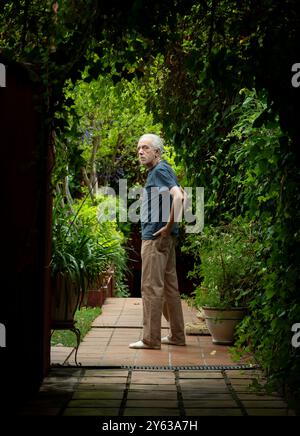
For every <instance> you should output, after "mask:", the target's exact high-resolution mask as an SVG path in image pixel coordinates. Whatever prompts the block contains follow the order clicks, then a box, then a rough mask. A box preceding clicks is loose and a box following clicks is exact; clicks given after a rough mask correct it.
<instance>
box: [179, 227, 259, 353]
mask: <svg viewBox="0 0 300 436" xmlns="http://www.w3.org/2000/svg"><path fill="white" fill-rule="evenodd" d="M193 236H194V238H193V240H192V242H191V245H189V246H188V247H186V248H185V251H188V252H190V253H192V254H193V255H194V257H195V261H196V262H195V264H194V270H193V271H191V272H190V273H189V276H190V277H193V278H198V279H200V283H199V284H198V285H197V286H196V288H195V291H194V304H195V305H196V307H197V308H198V309H201V308H202V310H203V312H204V317H205V321H206V324H207V328H208V330H209V332H210V333H211V335H212V341H213V343H215V344H226V345H228V344H232V343H233V342H234V331H235V327H236V325H237V324H238V322H239V321H240V320H241V319H242V318H243V316H244V315H245V313H246V310H247V304H248V300H249V297H250V295H251V292H252V291H253V290H254V287H255V286H256V285H257V278H258V277H257V270H258V263H257V260H256V240H255V238H254V236H253V232H252V226H251V224H249V223H245V222H242V221H241V220H235V221H234V222H232V223H230V224H227V225H221V226H218V227H212V226H210V227H207V228H206V229H205V230H204V232H203V234H200V235H197V237H195V235H193Z"/></svg>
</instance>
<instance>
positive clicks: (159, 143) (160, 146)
mask: <svg viewBox="0 0 300 436" xmlns="http://www.w3.org/2000/svg"><path fill="white" fill-rule="evenodd" d="M142 139H150V140H151V146H152V147H153V148H154V149H155V150H158V151H159V154H163V151H164V141H163V139H162V138H161V137H160V136H158V135H155V134H154V133H145V135H142V136H141V137H140V139H139V141H141V140H142Z"/></svg>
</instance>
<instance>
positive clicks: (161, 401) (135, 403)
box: [19, 298, 295, 420]
mask: <svg viewBox="0 0 300 436" xmlns="http://www.w3.org/2000/svg"><path fill="white" fill-rule="evenodd" d="M183 308H184V318H185V322H186V323H187V322H193V321H195V320H196V315H195V311H193V310H191V309H190V308H189V307H188V306H187V305H186V304H185V303H184V304H183ZM103 309H104V310H103V314H102V315H101V316H100V317H98V318H97V319H96V320H95V322H94V323H93V328H92V329H91V331H90V332H89V334H88V335H87V336H86V337H85V338H84V340H83V342H82V343H81V345H80V348H79V351H78V361H79V362H80V363H81V366H77V367H76V366H74V352H72V349H69V348H66V349H64V348H63V347H53V349H52V364H53V365H54V366H53V367H52V369H51V371H50V374H49V376H48V377H47V378H45V380H44V382H43V384H42V386H41V389H40V392H39V394H38V395H37V397H36V398H35V399H32V400H30V401H28V402H27V403H26V404H22V406H21V407H20V409H19V415H26V416H27V415H29V416H33V415H34V416H38V415H55V416H57V415H63V416H97V417H106V416H108V417H110V416H115V417H123V419H124V420H125V419H126V418H125V417H138V416H145V417H147V416H159V417H160V416H167V417H173V416H175V417H179V416H181V417H185V416H193V417H196V416H199V417H201V416H219V415H221V416H223V415H229V416H239V415H244V416H245V415H263V416H267V415H271V416H280V415H285V416H287V415H288V416H289V415H295V413H294V411H293V410H291V409H290V408H289V407H288V405H287V404H286V402H285V401H284V400H283V399H282V398H281V397H280V396H279V395H278V394H277V393H273V394H266V393H259V392H258V391H257V390H254V389H253V388H252V387H251V383H252V382H253V380H259V382H260V383H261V384H262V386H263V384H264V378H263V376H262V373H261V372H260V371H259V370H258V369H255V368H251V367H249V366H248V368H247V369H244V370H237V369H233V366H231V365H237V363H236V362H233V361H232V360H231V358H230V354H229V350H228V347H225V346H220V345H213V344H212V342H211V338H210V336H187V345H186V346H185V347H176V346H162V349H161V350H132V349H129V348H128V344H129V343H130V342H132V341H135V340H138V339H139V338H141V334H142V328H141V327H142V313H141V312H142V306H141V300H140V299H134V298H129V299H117V298H111V299H108V300H107V301H106V304H105V305H104V308H103ZM162 327H163V334H164V333H167V331H168V330H167V323H166V322H165V321H164V322H163V325H162ZM70 352H71V356H70V357H69V358H68V356H69V355H70ZM55 363H57V364H60V365H61V366H55ZM244 363H246V362H244ZM63 364H65V365H67V366H63ZM68 365H69V366H68ZM70 365H73V366H70ZM171 365H173V367H171ZM206 365H215V366H216V367H215V368H214V369H213V366H209V367H208V366H206ZM227 365H228V366H227ZM222 366H223V368H222ZM226 366H227V367H226ZM143 367H144V368H143ZM229 368H230V369H229ZM128 419H132V418H128Z"/></svg>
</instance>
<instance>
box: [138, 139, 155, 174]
mask: <svg viewBox="0 0 300 436" xmlns="http://www.w3.org/2000/svg"><path fill="white" fill-rule="evenodd" d="M137 152H138V156H139V161H140V163H141V165H145V166H146V167H148V168H151V167H153V165H154V164H155V162H156V160H157V158H158V157H159V152H158V150H155V149H154V148H153V147H152V145H151V139H148V138H146V139H141V140H140V141H139V143H138V146H137Z"/></svg>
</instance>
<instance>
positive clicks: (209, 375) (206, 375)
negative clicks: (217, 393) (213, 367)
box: [179, 371, 223, 379]
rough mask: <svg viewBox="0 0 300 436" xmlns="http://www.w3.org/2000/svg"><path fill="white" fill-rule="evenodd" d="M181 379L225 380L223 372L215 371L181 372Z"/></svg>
mask: <svg viewBox="0 0 300 436" xmlns="http://www.w3.org/2000/svg"><path fill="white" fill-rule="evenodd" d="M179 378H180V379H199V378H200V379H223V375H222V373H221V372H215V371H179Z"/></svg>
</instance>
